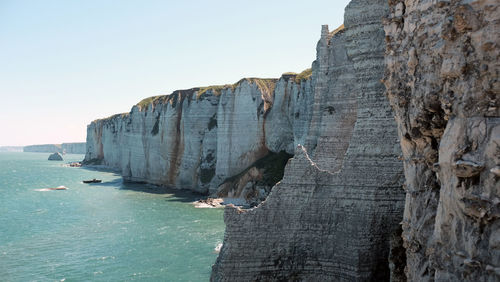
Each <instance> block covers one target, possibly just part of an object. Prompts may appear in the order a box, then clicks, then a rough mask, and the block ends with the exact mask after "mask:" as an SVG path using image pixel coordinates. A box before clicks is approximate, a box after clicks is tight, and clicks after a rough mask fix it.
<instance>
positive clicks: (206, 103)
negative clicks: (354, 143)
mask: <svg viewBox="0 0 500 282" xmlns="http://www.w3.org/2000/svg"><path fill="white" fill-rule="evenodd" d="M312 90H313V87H312V80H311V79H303V80H296V79H295V75H291V76H284V77H282V78H281V79H279V80H277V79H243V80H241V81H240V82H238V83H237V84H235V85H229V86H224V87H221V88H211V89H208V90H207V89H200V88H193V89H190V90H181V91H175V92H174V93H172V94H171V95H168V96H164V97H158V98H156V99H154V101H152V102H149V103H144V104H139V105H137V106H134V107H133V108H132V110H131V112H130V113H127V114H119V115H115V116H112V117H110V118H106V119H101V120H96V121H94V122H92V123H91V124H90V125H89V126H88V128H87V154H86V156H85V161H84V163H86V164H102V165H106V166H108V167H111V168H115V169H117V170H119V171H121V173H122V175H123V177H124V179H125V180H128V181H141V182H148V183H153V184H161V185H170V186H174V187H176V188H181V189H191V190H194V191H197V192H201V193H210V194H212V195H214V196H219V197H227V196H231V197H237V198H244V199H247V200H249V201H253V200H257V201H258V200H259V199H263V198H265V196H266V195H267V193H268V192H269V190H270V188H271V187H272V186H273V185H274V183H272V184H269V183H267V184H266V183H264V185H263V183H262V181H260V180H262V178H266V177H265V176H266V175H267V174H268V172H266V171H262V166H261V167H259V168H258V169H260V170H261V171H260V175H259V173H258V174H255V173H254V174H253V176H252V177H245V179H238V183H237V184H234V185H229V184H227V183H228V179H229V180H231V179H230V178H232V177H234V176H237V175H240V176H244V175H243V174H242V173H243V172H245V171H248V170H251V167H252V166H253V165H254V164H255V163H257V162H258V161H259V160H261V159H263V158H266V157H269V155H270V154H272V153H279V152H281V151H283V152H288V154H292V153H293V149H294V146H295V145H296V144H297V143H296V142H302V141H301V140H303V139H304V138H305V136H306V135H307V131H308V125H309V123H308V120H309V119H310V118H311V114H310V113H311V108H312V102H311V100H312ZM285 162H286V160H285ZM281 166H282V167H283V166H284V164H281ZM233 180H234V179H233ZM275 182H276V181H275ZM222 184H224V185H222ZM221 185H222V186H221ZM245 187H246V188H245ZM244 188H245V189H244ZM261 191H264V192H263V194H262V193H260V192H261Z"/></svg>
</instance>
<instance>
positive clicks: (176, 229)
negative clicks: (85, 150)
mask: <svg viewBox="0 0 500 282" xmlns="http://www.w3.org/2000/svg"><path fill="white" fill-rule="evenodd" d="M48 155H49V154H43V153H0V281H60V280H63V279H64V280H65V281H131V280H133V281H207V280H208V279H209V277H210V271H211V265H212V264H213V263H214V262H215V259H216V256H217V254H216V253H215V252H214V248H215V247H216V246H217V244H219V243H221V242H222V239H223V236H224V223H223V220H222V210H221V209H197V208H194V207H193V205H192V204H191V203H190V202H191V201H193V200H194V199H193V197H196V196H195V195H193V194H190V193H187V192H186V193H173V192H172V191H171V190H166V189H164V188H159V187H155V186H151V185H139V184H123V183H122V180H121V177H120V176H119V175H117V174H114V173H110V172H99V171H95V170H90V169H84V168H72V167H68V166H65V165H64V164H66V163H68V162H70V161H78V160H81V159H82V158H83V155H66V156H65V160H64V161H63V162H53V161H47V157H48ZM92 178H98V179H102V180H103V183H101V184H91V185H89V184H83V183H82V182H81V181H82V180H83V179H92ZM60 185H64V186H66V187H68V190H61V191H37V189H43V188H48V187H57V186H60Z"/></svg>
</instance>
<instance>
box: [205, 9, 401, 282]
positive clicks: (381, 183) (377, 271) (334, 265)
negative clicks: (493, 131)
mask: <svg viewBox="0 0 500 282" xmlns="http://www.w3.org/2000/svg"><path fill="white" fill-rule="evenodd" d="M387 12H388V5H387V3H386V1H385V0H377V1H374V0H372V1H368V0H354V1H351V3H350V4H349V5H348V6H347V7H346V9H345V21H344V28H343V29H339V30H336V31H334V32H332V33H330V32H329V31H328V27H327V26H324V27H323V29H322V35H321V39H320V41H319V42H318V45H317V59H316V61H315V62H314V63H313V69H312V72H313V74H312V81H313V82H314V93H313V109H312V116H311V119H310V125H309V132H308V135H307V137H306V138H305V140H301V141H300V142H295V143H300V144H304V146H301V145H299V146H297V147H296V152H295V156H294V158H293V159H291V160H290V161H289V162H288V164H287V166H286V167H285V175H284V177H283V180H282V181H281V182H279V183H278V184H277V185H276V186H274V187H273V189H272V191H271V193H270V194H269V196H268V197H267V199H266V200H265V201H264V202H263V203H261V204H260V205H259V206H257V207H256V208H253V209H247V210H242V209H239V208H234V207H233V208H231V207H226V209H225V213H224V221H225V223H226V232H225V236H224V243H223V246H222V249H221V252H220V254H219V257H218V259H217V262H216V264H215V265H214V267H213V272H212V277H211V279H212V280H213V281H360V280H361V281H365V280H373V281H383V280H388V279H389V278H390V276H391V273H392V275H393V276H394V277H396V276H397V275H401V272H402V269H401V263H399V262H398V261H397V260H398V259H399V258H398V254H399V255H400V254H401V242H400V241H401V240H399V239H398V234H400V230H398V229H399V222H400V221H401V219H402V214H403V205H404V191H403V189H402V183H403V166H402V163H401V162H400V161H399V160H398V156H399V155H400V154H401V152H400V148H399V142H398V137H397V131H396V123H395V122H394V117H393V114H392V111H391V109H390V106H389V102H388V100H387V98H386V96H385V94H384V90H385V89H384V86H383V84H382V83H381V82H380V80H381V79H382V77H383V73H384V50H385V44H384V37H385V35H384V30H383V27H382V22H381V19H382V17H383V16H385V15H386V14H387ZM303 141H305V142H304V143H302V142H303ZM391 250H392V256H391V258H392V261H393V263H392V265H395V264H396V262H398V265H397V266H399V267H392V270H391V267H390V263H389V256H390V253H391Z"/></svg>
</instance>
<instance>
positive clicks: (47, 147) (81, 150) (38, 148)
mask: <svg viewBox="0 0 500 282" xmlns="http://www.w3.org/2000/svg"><path fill="white" fill-rule="evenodd" d="M85 151H86V143H85V142H74V143H62V144H41V145H28V146H0V152H32V153H55V152H58V153H61V154H62V153H67V154H85Z"/></svg>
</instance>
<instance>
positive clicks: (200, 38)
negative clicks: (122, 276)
mask: <svg viewBox="0 0 500 282" xmlns="http://www.w3.org/2000/svg"><path fill="white" fill-rule="evenodd" d="M348 2H349V1H347V0H340V1H337V0H310V1H294V0H285V1H281V0H279V1H261V0H254V1H237V0H231V1H229V0H228V1H226V0H224V1H222V0H212V1H190V0H186V1H167V0H164V1H153V0H148V1H146V0H144V1H139V0H137V1H125V0H123V1H111V0H82V1H68V0H58V1H54V0H44V1H38V0H32V1H25V0H0V98H1V110H0V146H6V145H28V144H43V143H61V142H73V141H85V136H86V126H87V124H89V123H90V122H91V121H92V120H94V119H97V118H103V117H106V116H109V115H112V114H115V113H121V112H128V111H129V110H130V108H131V107H132V105H133V104H135V103H137V102H138V101H140V100H141V99H142V98H145V97H149V96H154V95H160V94H169V93H171V92H172V91H173V90H176V89H186V88H191V87H196V86H206V85H213V84H226V83H233V82H236V81H238V80H239V79H240V78H242V77H279V76H280V75H281V74H282V73H283V72H287V71H295V72H299V71H302V70H303V69H306V68H308V67H310V65H311V62H312V61H313V60H314V58H315V55H316V50H315V47H316V43H317V40H318V39H319V36H320V30H321V25H322V24H329V25H330V30H332V29H334V28H336V27H337V26H339V25H340V24H342V21H343V12H344V8H345V6H346V5H347V3H348Z"/></svg>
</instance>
